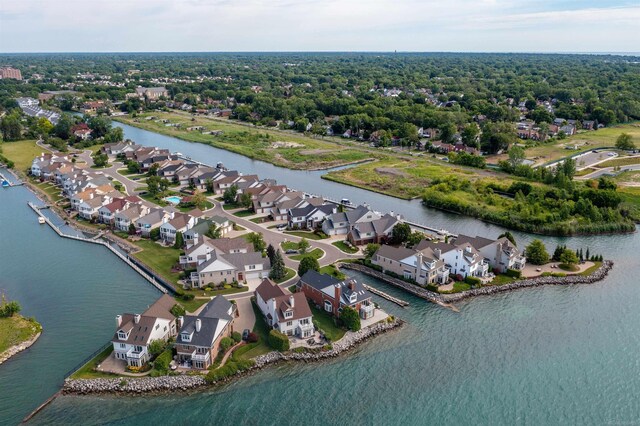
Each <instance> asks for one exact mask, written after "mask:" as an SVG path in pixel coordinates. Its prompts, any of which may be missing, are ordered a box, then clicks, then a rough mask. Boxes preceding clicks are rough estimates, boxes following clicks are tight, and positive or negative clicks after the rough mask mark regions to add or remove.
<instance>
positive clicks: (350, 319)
mask: <svg viewBox="0 0 640 426" xmlns="http://www.w3.org/2000/svg"><path fill="white" fill-rule="evenodd" d="M340 320H341V321H342V323H343V324H344V325H345V327H347V328H348V329H349V330H351V331H358V330H360V327H361V325H360V315H358V311H356V310H355V309H353V308H352V307H349V306H345V307H344V308H343V309H342V312H341V313H340Z"/></svg>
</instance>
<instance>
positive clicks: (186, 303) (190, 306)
mask: <svg viewBox="0 0 640 426" xmlns="http://www.w3.org/2000/svg"><path fill="white" fill-rule="evenodd" d="M182 291H183V292H184V293H186V294H193V295H194V296H198V297H202V296H208V297H212V296H218V295H221V294H222V295H224V294H236V293H243V292H245V291H249V287H241V288H237V287H231V288H223V289H220V290H202V289H198V290H194V289H189V290H182ZM175 299H176V302H177V303H179V304H181V305H182V306H183V307H184V308H185V309H186V310H187V312H195V311H196V310H197V309H198V308H199V307H200V306H202V305H204V304H205V303H208V302H209V300H210V299H192V300H183V299H182V298H180V297H179V296H176V297H175Z"/></svg>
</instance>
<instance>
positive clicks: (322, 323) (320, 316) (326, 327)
mask: <svg viewBox="0 0 640 426" xmlns="http://www.w3.org/2000/svg"><path fill="white" fill-rule="evenodd" d="M309 306H310V307H311V313H312V314H313V320H314V321H315V323H316V324H317V325H318V327H319V328H320V329H322V331H324V333H325V335H326V336H327V337H328V338H329V339H330V340H331V341H332V342H336V341H338V340H340V339H342V336H344V334H345V333H346V330H344V329H342V328H340V327H338V326H337V325H336V324H335V321H334V318H333V316H332V315H331V314H329V313H328V312H325V311H321V310H320V309H317V308H316V307H315V306H313V304H310V305H309Z"/></svg>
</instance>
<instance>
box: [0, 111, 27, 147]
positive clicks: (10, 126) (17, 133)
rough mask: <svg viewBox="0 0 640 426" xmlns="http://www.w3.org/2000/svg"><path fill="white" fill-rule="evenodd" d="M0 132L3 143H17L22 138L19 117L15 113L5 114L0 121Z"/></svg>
mask: <svg viewBox="0 0 640 426" xmlns="http://www.w3.org/2000/svg"><path fill="white" fill-rule="evenodd" d="M0 132H2V139H4V140H5V141H17V140H18V139H20V138H21V137H22V123H20V115H19V114H18V113H17V112H16V113H11V114H7V115H5V116H4V117H2V119H1V120H0Z"/></svg>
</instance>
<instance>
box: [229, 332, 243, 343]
mask: <svg viewBox="0 0 640 426" xmlns="http://www.w3.org/2000/svg"><path fill="white" fill-rule="evenodd" d="M231 338H232V339H233V341H234V342H236V343H240V341H241V340H242V334H240V333H238V332H237V331H234V332H233V334H232V335H231Z"/></svg>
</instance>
